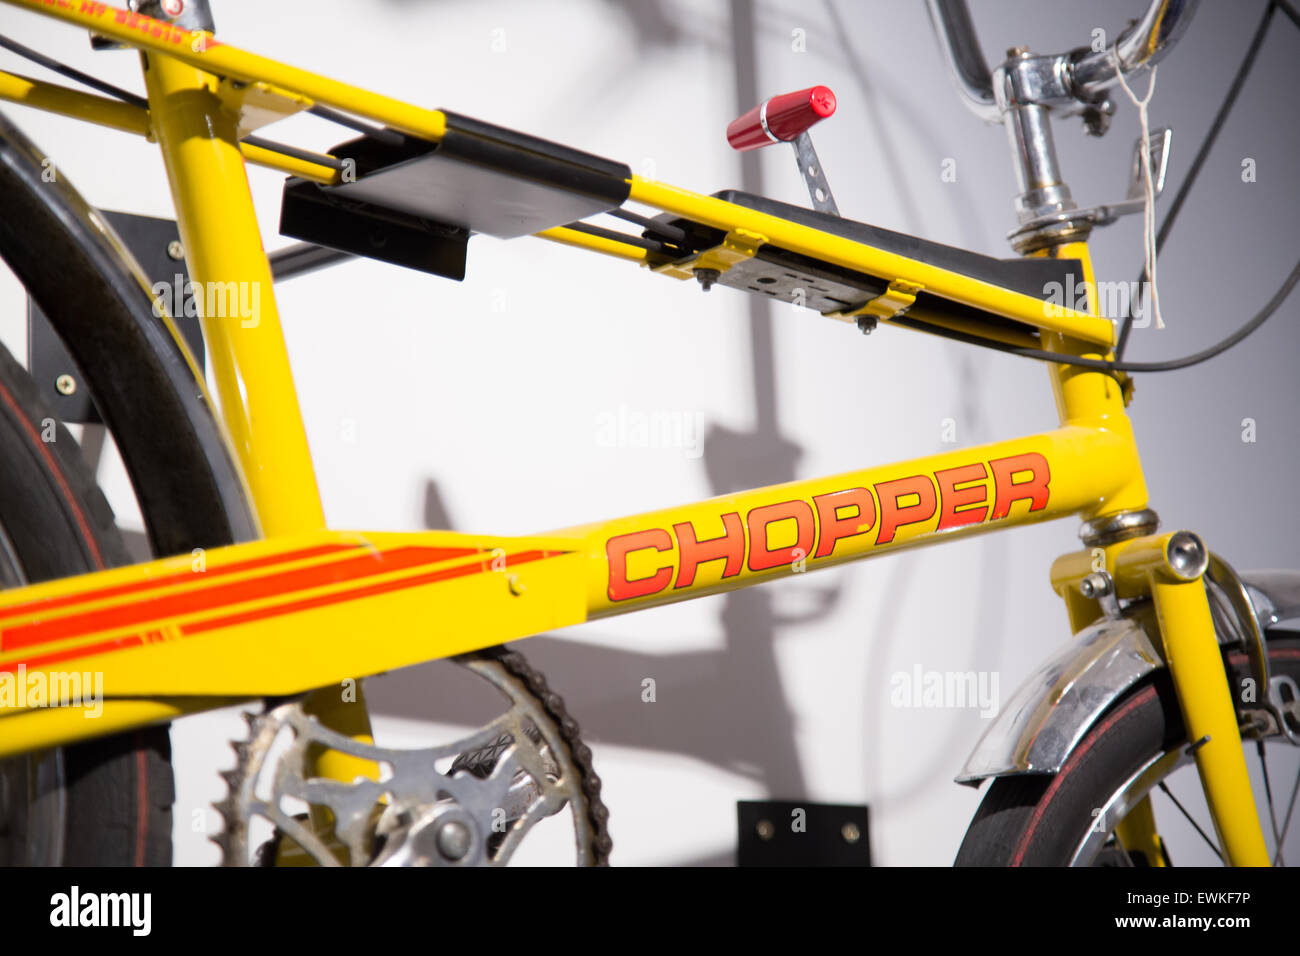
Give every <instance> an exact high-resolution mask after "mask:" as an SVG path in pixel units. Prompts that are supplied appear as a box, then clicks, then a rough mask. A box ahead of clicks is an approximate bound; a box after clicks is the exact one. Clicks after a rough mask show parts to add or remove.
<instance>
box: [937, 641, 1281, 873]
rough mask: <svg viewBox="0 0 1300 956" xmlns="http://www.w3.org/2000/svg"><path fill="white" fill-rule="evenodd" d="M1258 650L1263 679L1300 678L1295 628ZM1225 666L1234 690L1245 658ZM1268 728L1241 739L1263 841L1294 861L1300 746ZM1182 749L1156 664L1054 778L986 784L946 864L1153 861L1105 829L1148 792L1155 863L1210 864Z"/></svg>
mask: <svg viewBox="0 0 1300 956" xmlns="http://www.w3.org/2000/svg"><path fill="white" fill-rule="evenodd" d="M1268 652H1269V665H1270V668H1271V672H1272V674H1273V676H1275V677H1277V676H1284V677H1289V678H1291V679H1292V680H1297V681H1300V634H1296V633H1293V632H1285V631H1273V632H1271V633H1270V635H1269V641H1268ZM1224 662H1225V664H1226V666H1227V668H1228V673H1229V675H1230V678H1231V679H1232V680H1233V681H1234V684H1233V686H1241V684H1240V683H1237V682H1239V681H1240V680H1241V679H1243V678H1245V677H1248V676H1249V675H1250V665H1249V661H1248V660H1247V658H1246V655H1245V654H1244V653H1241V652H1236V651H1233V652H1229V653H1227V654H1225V656H1224ZM1239 706H1242V707H1254V706H1258V705H1253V704H1246V705H1239ZM1245 716H1246V715H1244V714H1243V718H1244V717H1245ZM1272 730H1273V732H1272V734H1271V735H1268V736H1264V737H1261V739H1258V740H1245V741H1244V744H1245V747H1246V754H1247V763H1248V764H1250V765H1253V766H1251V776H1252V780H1253V782H1254V783H1255V798H1256V803H1257V805H1258V807H1259V809H1260V812H1261V814H1263V819H1262V821H1261V822H1262V824H1263V828H1264V835H1265V840H1266V842H1267V843H1268V847H1269V852H1270V854H1271V855H1272V857H1273V861H1274V864H1275V865H1278V864H1285V863H1286V862H1287V861H1288V859H1291V861H1292V862H1295V861H1297V860H1300V822H1297V821H1296V820H1295V817H1296V815H1297V810H1298V809H1300V807H1297V794H1298V791H1300V747H1296V746H1295V745H1294V744H1292V743H1290V742H1289V741H1288V740H1287V739H1286V737H1285V736H1283V735H1281V734H1280V733H1278V732H1277V728H1276V727H1273V728H1272ZM1187 749H1188V741H1187V732H1186V730H1185V729H1184V727H1183V720H1182V715H1181V714H1180V712H1179V708H1178V701H1177V698H1176V697H1175V696H1174V689H1173V684H1172V681H1171V679H1170V676H1169V672H1168V671H1166V670H1161V671H1159V672H1157V673H1156V674H1155V675H1154V676H1153V677H1152V678H1151V679H1150V680H1148V681H1145V682H1144V683H1142V684H1141V685H1139V686H1138V687H1136V688H1135V689H1133V690H1132V691H1130V692H1129V693H1128V694H1127V695H1125V697H1124V698H1123V699H1122V700H1120V701H1119V702H1118V703H1117V704H1116V705H1115V706H1114V707H1112V708H1111V709H1110V710H1109V711H1108V712H1107V713H1106V714H1105V715H1104V716H1103V717H1102V718H1101V719H1100V720H1099V721H1097V723H1096V724H1095V725H1094V726H1093V727H1092V729H1091V730H1090V731H1089V732H1088V733H1087V734H1086V735H1085V736H1084V738H1083V739H1082V740H1081V741H1079V743H1078V745H1077V746H1076V747H1075V748H1074V750H1073V751H1072V752H1071V755H1070V757H1069V758H1068V759H1067V760H1066V762H1065V765H1064V766H1063V767H1062V768H1061V770H1060V772H1059V773H1057V774H1054V775H1052V776H1032V777H1005V778H999V779H997V780H994V781H993V783H992V785H991V786H990V787H989V790H988V793H987V794H985V797H984V800H983V802H982V803H981V804H980V807H979V810H978V811H977V812H976V814H975V818H974V820H972V822H971V825H970V829H969V830H967V831H966V838H965V840H964V841H963V842H962V845H961V849H960V850H959V851H958V854H957V861H956V862H957V865H958V866H1093V865H1119V866H1134V865H1136V866H1142V865H1149V864H1151V863H1153V862H1156V861H1151V860H1147V859H1145V858H1144V857H1143V856H1142V855H1141V854H1140V853H1128V852H1126V851H1125V850H1124V848H1123V847H1122V846H1120V845H1119V844H1118V842H1117V841H1116V840H1115V839H1114V838H1113V836H1112V833H1113V830H1114V827H1115V825H1116V824H1117V823H1118V822H1119V821H1120V820H1122V819H1123V818H1124V815H1125V814H1126V813H1127V812H1128V810H1130V809H1131V808H1132V807H1133V806H1134V805H1136V804H1137V803H1138V802H1139V801H1140V800H1141V799H1142V797H1143V796H1147V795H1150V796H1151V799H1152V803H1151V806H1152V808H1153V810H1154V812H1155V815H1156V829H1157V832H1159V833H1160V834H1161V839H1162V842H1163V843H1164V845H1165V846H1164V848H1165V853H1166V860H1165V861H1163V862H1165V863H1172V864H1180V863H1181V864H1191V863H1209V864H1213V863H1214V862H1215V856H1216V855H1220V856H1221V854H1220V850H1219V848H1218V847H1217V846H1216V845H1215V839H1214V830H1213V827H1212V825H1211V821H1210V816H1209V810H1208V807H1207V806H1206V804H1205V802H1204V797H1203V796H1201V795H1200V781H1199V778H1198V776H1197V773H1196V769H1195V765H1194V762H1193V760H1192V758H1191V757H1190V756H1189V755H1188V754H1187ZM1171 833H1173V834H1177V836H1178V839H1176V840H1175V839H1171ZM1207 844H1208V846H1207Z"/></svg>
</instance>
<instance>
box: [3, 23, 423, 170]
mask: <svg viewBox="0 0 1300 956" xmlns="http://www.w3.org/2000/svg"><path fill="white" fill-rule="evenodd" d="M0 47H3V48H4V49H6V50H8V51H9V52H10V53H13V54H16V55H17V56H21V57H23V58H24V59H27V60H31V61H32V62H33V63H35V64H37V65H38V66H43V67H45V69H47V70H50V71H51V72H53V73H58V74H59V75H60V76H64V77H67V78H68V79H70V80H72V81H73V82H76V83H80V84H81V85H82V86H88V87H90V88H91V89H92V90H98V91H99V92H100V93H103V94H105V95H106V96H111V97H112V98H113V99H115V100H121V101H122V102H123V103H129V104H130V105H132V106H136V107H139V108H140V109H144V110H147V109H148V108H149V101H148V100H147V99H145V97H143V96H139V95H138V94H135V93H132V92H130V91H129V90H124V89H122V88H121V87H120V86H114V85H113V84H112V83H108V82H105V81H104V80H100V79H97V78H95V77H93V76H91V75H90V74H88V73H82V72H81V71H80V70H78V69H75V68H74V67H71V66H68V65H67V64H66V63H60V62H59V61H58V60H55V59H52V58H51V57H48V56H46V55H45V54H44V53H41V52H39V51H37V50H33V49H32V48H31V47H28V46H24V45H23V44H21V43H19V42H18V41H17V40H12V39H10V38H9V37H7V36H4V35H3V34H0ZM311 112H312V113H315V114H316V115H318V116H322V117H323V118H325V119H329V120H332V121H334V122H343V120H342V119H341V118H340V117H342V114H338V113H334V112H333V111H332V110H327V109H326V108H325V107H313V108H312V110H311ZM344 125H351V126H353V128H354V129H363V127H361V126H359V125H355V124H351V123H344ZM363 131H366V132H371V133H373V134H374V135H376V138H380V139H382V138H383V137H382V134H384V133H390V134H391V135H393V136H397V134H396V133H392V131H391V130H380V131H375V130H372V129H370V128H369V127H365V128H364V129H363ZM398 139H399V140H400V137H398ZM243 141H244V142H245V143H249V144H250V145H253V146H257V147H259V148H261V149H265V150H267V151H269V152H272V153H279V154H280V155H282V156H288V157H289V158H290V159H299V160H303V161H304V162H309V163H315V164H316V165H318V166H327V167H329V168H331V169H334V170H339V169H342V168H343V163H342V161H340V160H339V159H337V158H336V157H333V156H329V155H327V154H324V153H313V152H309V151H308V150H303V149H298V148H297V147H295V146H289V145H286V144H284V143H277V142H274V141H272V140H269V139H263V138H261V137H260V136H245V137H244V140H243ZM384 141H385V142H387V141H388V140H384Z"/></svg>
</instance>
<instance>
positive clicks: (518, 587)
mask: <svg viewBox="0 0 1300 956" xmlns="http://www.w3.org/2000/svg"><path fill="white" fill-rule="evenodd" d="M506 584H507V585H509V587H510V593H511V594H513V595H514V596H515V597H519V595H521V594H523V593H524V592H525V591H527V590H528V588H526V587H524V582H523V581H520V580H519V575H517V574H512V575H510V577H508V578H506Z"/></svg>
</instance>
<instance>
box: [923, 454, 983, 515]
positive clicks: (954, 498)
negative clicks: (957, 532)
mask: <svg viewBox="0 0 1300 956" xmlns="http://www.w3.org/2000/svg"><path fill="white" fill-rule="evenodd" d="M987 477H988V472H987V471H986V470H985V468H984V465H983V464H982V463H979V462H977V463H975V464H974V465H962V466H961V467H960V468H945V469H944V470H943V471H936V472H935V473H934V480H935V483H936V484H937V485H938V486H939V527H938V528H937V529H935V530H937V531H942V530H943V529H944V528H960V527H961V526H962V525H968V524H979V523H980V522H981V521H983V520H984V516H985V515H986V514H988V510H989V508H988V505H987V504H986V502H987V501H988V488H987V487H985V486H984V485H973V486H971V487H968V488H958V487H957V486H958V485H969V484H970V482H972V481H982V480H983V479H985V478H987ZM974 505H983V506H984V507H982V508H975V507H973V506H974ZM959 509H960V510H959Z"/></svg>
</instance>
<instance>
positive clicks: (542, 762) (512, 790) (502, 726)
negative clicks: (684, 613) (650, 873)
mask: <svg viewBox="0 0 1300 956" xmlns="http://www.w3.org/2000/svg"><path fill="white" fill-rule="evenodd" d="M451 660H452V661H453V662H455V663H456V664H459V665H460V666H462V667H464V668H466V669H467V670H469V671H471V672H473V673H474V674H476V675H477V676H479V677H481V678H483V679H484V680H486V681H487V682H488V683H490V684H492V685H493V686H494V687H495V688H496V689H497V690H498V691H499V692H500V693H501V694H502V695H503V696H504V697H505V698H506V699H507V700H508V701H509V702H510V705H511V706H510V709H509V710H508V711H507V712H506V713H504V714H502V715H501V716H499V717H497V718H496V719H494V720H493V721H491V722H490V723H488V724H487V725H485V726H484V727H481V728H479V729H478V730H477V731H474V732H473V733H471V734H469V735H468V736H466V737H464V738H462V739H460V740H457V741H454V742H452V743H449V744H445V745H441V746H434V747H426V748H420V749H401V750H396V749H390V748H384V747H378V746H375V745H373V744H367V743H364V742H360V741H356V740H353V739H351V738H349V737H347V736H344V735H342V734H339V733H337V732H335V731H333V730H331V729H329V728H328V727H325V726H324V725H323V724H321V723H320V722H319V721H318V720H317V719H316V718H315V717H313V716H311V715H309V714H307V713H306V711H305V710H304V709H303V706H302V703H301V701H299V700H294V701H290V702H288V703H281V704H279V705H278V706H274V707H268V709H267V710H266V711H265V712H264V713H262V714H249V713H245V714H244V715H243V716H244V719H245V721H246V722H247V723H248V725H249V736H248V738H247V739H245V740H243V741H237V742H232V747H233V748H234V750H235V756H236V765H235V767H234V768H233V769H231V770H228V771H225V772H224V773H222V777H223V778H224V779H225V781H226V784H227V788H228V792H227V795H226V797H225V799H223V800H221V801H219V802H218V803H216V804H214V807H215V808H216V810H217V812H218V813H219V814H220V815H221V817H222V820H223V822H224V827H223V829H222V831H221V832H220V833H219V834H217V835H214V836H212V837H211V839H212V840H213V842H215V843H216V844H217V845H218V847H220V849H221V854H222V865H223V866H245V865H249V864H252V863H257V862H258V860H259V859H260V861H261V862H262V863H263V865H265V864H267V863H268V862H274V861H275V859H276V858H277V856H278V855H279V851H280V846H281V844H282V843H283V841H284V840H285V839H286V838H287V839H288V840H290V841H291V842H292V844H296V848H300V849H301V851H303V853H304V854H305V856H306V857H307V858H310V860H311V861H313V862H314V863H315V864H317V865H323V866H338V865H345V864H349V865H366V866H383V865H387V866H421V865H462V866H463V865H487V866H494V865H504V864H505V863H507V862H509V859H510V857H511V856H512V855H513V853H514V851H515V849H516V848H517V846H518V845H519V843H520V841H521V840H522V839H523V837H524V836H525V835H526V834H527V832H528V831H529V830H530V829H531V828H532V827H533V825H534V824H536V823H537V822H538V821H540V820H541V819H543V818H545V817H547V816H550V815H552V814H554V813H557V812H559V811H561V810H562V809H564V807H565V806H568V807H569V808H570V813H571V815H572V819H573V826H574V838H575V846H576V850H577V862H578V863H579V864H580V865H587V866H606V865H608V863H609V852H610V848H611V846H612V841H611V840H610V837H609V831H608V827H607V822H608V819H609V811H608V809H607V808H606V807H605V805H604V803H603V802H602V801H601V799H600V790H601V781H600V777H599V776H597V774H596V772H595V769H594V768H593V766H592V757H591V748H589V747H588V746H587V745H586V744H584V743H583V742H582V740H581V738H580V736H579V727H578V724H577V722H576V721H575V720H574V719H573V718H572V717H571V716H570V715H569V713H568V711H567V710H566V708H565V705H564V700H563V699H562V698H561V697H560V695H559V694H556V693H555V692H554V691H552V690H551V689H550V688H549V687H548V685H547V683H546V679H545V678H544V677H543V676H542V674H541V673H540V672H538V671H536V670H534V669H533V668H532V667H531V666H529V664H528V662H527V660H526V659H525V658H524V656H523V655H522V654H520V653H519V652H518V651H513V650H510V649H508V648H505V647H494V648H488V649H486V650H482V651H475V652H473V653H470V654H464V655H460V656H458V657H454V658H451ZM286 741H287V746H286ZM322 748H324V749H330V750H337V751H339V752H341V753H344V754H348V755H351V756H353V757H357V758H359V759H362V760H368V761H372V762H374V763H377V764H379V765H380V766H381V767H382V768H387V769H388V773H387V774H386V775H384V774H381V779H380V780H372V779H368V778H364V777H358V778H357V779H356V780H354V781H353V782H351V783H345V782H342V781H338V780H327V779H323V778H319V777H308V776H304V773H303V771H302V768H303V767H304V766H306V765H307V764H306V756H307V755H308V753H309V752H319V750H320V749H322ZM277 751H278V752H277ZM448 760H450V765H449V766H448V768H447V770H446V771H445V772H440V771H439V770H438V769H437V766H436V764H437V762H439V761H441V762H444V763H445V762H446V761H448ZM268 783H269V788H268ZM286 798H292V799H295V800H296V801H298V802H299V803H300V804H301V803H306V804H307V805H309V806H312V807H315V808H320V809H322V810H324V811H327V813H326V815H325V817H326V818H327V819H329V820H330V821H332V827H331V828H330V832H329V833H326V834H321V833H318V832H317V829H319V828H313V827H312V825H311V823H310V822H309V819H308V817H309V815H308V814H305V813H297V814H294V813H292V812H291V811H290V810H289V809H287V808H286V807H285V806H284V801H285V799H286ZM318 816H319V813H318ZM256 818H262V819H264V820H267V821H269V822H270V823H271V825H272V826H273V827H274V836H273V837H272V839H271V841H270V842H268V843H267V844H264V845H263V846H262V847H261V848H260V849H259V850H258V851H257V853H256V854H254V856H255V857H257V859H250V850H252V849H253V848H252V847H251V845H250V824H251V823H252V822H253V820H254V819H256Z"/></svg>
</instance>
